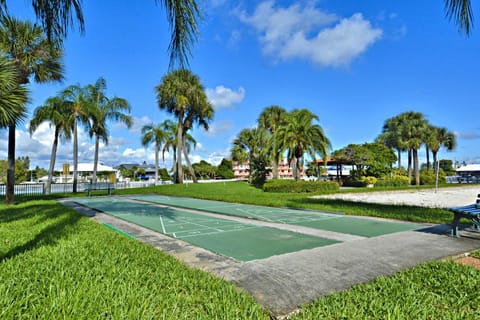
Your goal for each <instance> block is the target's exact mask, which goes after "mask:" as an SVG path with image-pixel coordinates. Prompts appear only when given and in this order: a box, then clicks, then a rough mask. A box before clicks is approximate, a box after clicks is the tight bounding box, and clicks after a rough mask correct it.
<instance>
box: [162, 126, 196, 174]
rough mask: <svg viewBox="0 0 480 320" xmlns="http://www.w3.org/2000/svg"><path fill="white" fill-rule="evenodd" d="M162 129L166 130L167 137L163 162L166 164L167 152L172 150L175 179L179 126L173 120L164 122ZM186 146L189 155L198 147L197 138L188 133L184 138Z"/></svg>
mask: <svg viewBox="0 0 480 320" xmlns="http://www.w3.org/2000/svg"><path fill="white" fill-rule="evenodd" d="M162 125H163V126H162V127H163V130H165V133H166V137H165V141H164V144H163V149H162V160H163V161H164V162H165V152H169V151H170V149H171V150H172V162H173V167H172V172H173V175H174V177H176V176H177V168H176V165H175V164H176V163H177V130H178V126H177V125H176V124H175V123H174V122H173V121H172V120H165V121H164V122H162ZM184 142H185V143H184V145H185V147H186V149H187V153H188V152H190V150H191V149H194V148H195V147H196V146H197V141H196V140H195V138H194V137H193V136H192V135H191V134H189V133H188V132H187V133H186V135H185V136H184Z"/></svg>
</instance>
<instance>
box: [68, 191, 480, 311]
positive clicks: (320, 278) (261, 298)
mask: <svg viewBox="0 0 480 320" xmlns="http://www.w3.org/2000/svg"><path fill="white" fill-rule="evenodd" d="M74 201H75V200H72V199H68V200H63V201H61V202H62V203H64V204H65V205H67V206H69V207H72V208H74V209H76V210H77V211H79V212H81V213H83V214H85V215H87V216H90V217H91V218H92V219H93V220H95V221H98V222H99V223H109V224H111V225H113V226H115V227H117V228H120V229H122V230H124V231H126V232H128V233H130V234H132V235H133V236H135V237H136V238H137V239H138V240H139V241H142V242H145V243H147V244H150V245H152V246H154V247H156V248H158V249H160V250H162V251H164V252H166V253H168V254H171V255H173V256H175V257H176V258H178V259H179V260H181V261H183V262H184V263H186V264H187V265H189V266H191V267H193V268H198V269H202V270H205V271H208V272H211V273H213V274H215V275H217V276H219V277H221V278H223V279H225V280H227V281H230V282H232V283H234V284H236V285H237V286H238V287H239V288H242V289H244V290H246V291H247V292H249V293H250V294H251V295H252V296H253V297H254V298H255V299H256V300H257V301H258V302H259V303H261V304H262V305H263V306H264V307H265V309H266V310H267V311H269V312H270V313H271V314H272V315H273V316H275V317H278V316H282V315H286V314H289V313H291V312H294V311H295V310H297V309H298V308H299V307H300V306H301V305H303V304H306V303H309V302H312V301H314V300H315V299H318V298H320V297H322V296H325V295H328V294H331V293H333V292H336V291H340V290H345V289H348V288H350V287H351V286H353V285H355V284H359V283H364V282H369V281H371V280H373V279H375V278H377V277H379V276H385V275H391V274H393V273H395V272H398V271H401V270H403V269H405V268H410V267H413V266H415V265H418V264H420V263H423V262H427V261H433V260H439V259H445V258H449V257H453V256H458V255H462V254H465V253H468V252H471V251H474V250H476V249H479V248H480V234H479V233H478V232H469V231H468V230H462V232H461V235H462V237H461V238H452V237H449V236H448V233H449V231H450V226H449V225H435V226H430V227H426V228H425V229H422V230H417V231H404V232H398V233H393V234H387V235H383V236H378V237H373V238H361V239H355V240H352V241H347V242H343V243H338V244H334V245H331V246H326V247H319V248H314V249H308V250H302V251H298V252H293V253H288V254H283V255H279V256H273V257H270V258H267V259H262V260H255V261H250V262H246V263H243V262H238V261H235V260H233V259H229V258H226V257H223V256H219V255H217V254H214V253H212V252H210V251H207V250H205V249H202V248H198V247H195V246H193V245H191V244H188V243H186V242H184V241H181V240H178V239H173V238H170V237H168V236H165V235H163V234H160V233H157V232H154V231H151V230H149V229H146V228H143V227H140V226H138V225H135V224H132V223H129V222H126V221H123V220H121V219H118V218H115V217H113V216H109V215H107V214H103V213H100V212H97V211H94V210H91V209H88V208H85V207H83V206H80V205H78V204H76V203H74ZM217 216H218V215H217ZM369 219H371V218H369ZM252 222H253V223H256V222H258V221H252Z"/></svg>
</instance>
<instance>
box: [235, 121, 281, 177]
mask: <svg viewBox="0 0 480 320" xmlns="http://www.w3.org/2000/svg"><path fill="white" fill-rule="evenodd" d="M270 139H271V135H270V133H269V132H268V130H266V129H265V128H261V127H255V128H247V129H243V130H242V131H240V133H239V134H238V136H237V138H235V140H233V146H232V150H231V155H232V159H233V160H234V161H238V162H241V163H242V162H245V161H248V166H249V173H248V181H249V182H252V170H253V162H254V160H255V159H256V158H259V157H266V155H267V153H268V147H269V143H270Z"/></svg>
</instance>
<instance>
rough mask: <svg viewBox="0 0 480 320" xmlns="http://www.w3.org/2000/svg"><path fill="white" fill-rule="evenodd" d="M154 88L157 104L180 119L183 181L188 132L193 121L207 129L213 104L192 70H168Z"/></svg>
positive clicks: (178, 153) (180, 179)
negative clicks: (183, 163) (184, 153)
mask: <svg viewBox="0 0 480 320" xmlns="http://www.w3.org/2000/svg"><path fill="white" fill-rule="evenodd" d="M155 90H156V91H157V101H158V107H159V108H160V109H161V110H165V111H167V112H169V113H171V114H173V115H174V116H175V118H177V121H178V123H177V145H176V147H177V151H176V156H177V159H176V160H177V161H176V173H177V175H176V182H177V183H183V167H182V152H183V150H184V144H185V143H184V141H185V134H186V133H187V132H188V130H189V129H191V128H192V126H193V124H194V123H198V124H199V125H202V126H203V127H204V128H205V129H208V123H209V121H210V120H211V119H212V117H213V108H212V106H211V105H210V103H209V102H208V100H207V96H206V94H205V91H204V88H203V85H202V84H201V83H200V79H199V78H198V77H197V76H196V75H194V74H193V73H192V72H191V71H189V70H185V69H180V70H176V71H172V72H170V73H168V74H167V75H165V76H164V77H163V79H162V82H161V84H160V85H158V86H157V87H155ZM193 176H195V175H193Z"/></svg>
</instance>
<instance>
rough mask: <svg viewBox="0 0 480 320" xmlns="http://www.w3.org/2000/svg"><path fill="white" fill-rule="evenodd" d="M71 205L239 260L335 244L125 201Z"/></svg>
mask: <svg viewBox="0 0 480 320" xmlns="http://www.w3.org/2000/svg"><path fill="white" fill-rule="evenodd" d="M75 202H77V203H79V204H81V205H84V206H87V207H90V208H93V209H96V210H98V211H102V212H105V213H107V214H109V215H112V216H115V217H118V218H120V219H123V220H126V221H130V222H132V223H135V224H137V225H140V226H143V227H146V228H149V229H151V230H154V231H157V232H161V233H163V234H166V235H168V236H170V237H173V238H178V239H182V240H184V241H186V242H189V243H191V244H193V245H196V246H199V247H202V248H205V249H207V250H210V251H213V252H215V253H218V254H221V255H224V256H227V257H232V258H234V259H237V260H240V261H251V260H256V259H263V258H267V257H271V256H274V255H279V254H284V253H288V252H295V251H299V250H303V249H311V248H315V247H321V246H326V245H331V244H334V243H338V241H334V240H330V239H324V238H320V237H313V236H309V235H304V234H300V233H295V232H290V231H285V230H279V229H275V228H268V227H259V226H255V225H251V224H247V223H241V222H236V221H231V220H226V219H221V218H216V217H209V216H204V215H200V214H195V213H190V212H187V211H185V210H181V209H176V208H170V207H161V206H158V205H153V204H145V203H139V202H133V201H129V200H128V199H118V198H103V197H102V198H79V199H75Z"/></svg>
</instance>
